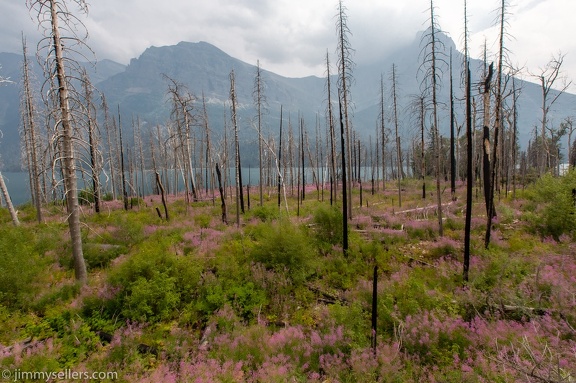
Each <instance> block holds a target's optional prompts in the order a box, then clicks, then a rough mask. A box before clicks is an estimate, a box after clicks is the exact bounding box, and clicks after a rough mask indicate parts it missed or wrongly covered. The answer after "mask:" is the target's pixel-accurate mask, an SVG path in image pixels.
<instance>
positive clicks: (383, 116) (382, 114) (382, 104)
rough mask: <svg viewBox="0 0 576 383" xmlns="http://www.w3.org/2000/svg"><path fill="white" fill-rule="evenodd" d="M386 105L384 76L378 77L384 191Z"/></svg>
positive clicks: (384, 185) (384, 184)
mask: <svg viewBox="0 0 576 383" xmlns="http://www.w3.org/2000/svg"><path fill="white" fill-rule="evenodd" d="M385 110H386V104H385V101H384V76H383V75H382V74H381V75H380V111H379V115H378V120H379V124H378V125H379V128H380V137H381V140H380V151H381V152H382V158H381V159H382V189H383V190H386V144H387V143H388V134H387V131H386V123H385V121H386V113H385Z"/></svg>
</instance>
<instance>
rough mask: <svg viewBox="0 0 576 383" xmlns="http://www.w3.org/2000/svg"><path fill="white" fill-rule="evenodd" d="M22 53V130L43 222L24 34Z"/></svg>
mask: <svg viewBox="0 0 576 383" xmlns="http://www.w3.org/2000/svg"><path fill="white" fill-rule="evenodd" d="M22 54H23V57H24V58H23V65H22V72H23V74H22V75H23V76H22V77H23V82H22V87H23V89H22V92H23V94H22V98H23V100H22V104H23V105H22V109H23V111H22V132H23V139H24V147H25V148H26V158H27V159H28V172H29V173H30V189H31V193H30V194H31V195H32V197H33V198H32V201H33V203H34V206H35V207H36V219H37V220H38V223H42V198H41V189H40V169H39V167H40V166H39V165H40V163H39V160H40V159H39V158H38V157H39V156H38V149H39V148H38V146H39V145H38V144H39V143H38V141H39V139H38V137H37V133H38V132H37V129H38V128H37V127H36V115H35V105H34V95H33V91H32V84H31V79H30V66H29V64H28V53H27V48H26V39H25V38H24V36H22Z"/></svg>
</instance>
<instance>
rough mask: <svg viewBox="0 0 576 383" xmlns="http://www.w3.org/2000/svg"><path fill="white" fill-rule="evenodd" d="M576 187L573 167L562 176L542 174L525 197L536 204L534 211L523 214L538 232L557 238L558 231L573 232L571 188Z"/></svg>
mask: <svg viewBox="0 0 576 383" xmlns="http://www.w3.org/2000/svg"><path fill="white" fill-rule="evenodd" d="M574 188H576V170H571V171H570V172H569V173H568V174H567V175H565V176H563V177H553V176H552V175H550V174H546V175H544V176H543V177H541V178H540V179H538V181H537V182H536V183H535V184H534V185H533V186H532V187H531V188H530V192H529V193H528V198H529V199H530V200H531V201H532V202H534V203H535V204H537V208H536V210H535V212H534V214H530V215H525V218H527V220H528V221H529V222H530V223H531V225H532V227H533V228H535V229H536V231H537V232H539V233H540V234H541V235H542V236H552V237H553V238H554V239H556V240H558V239H559V238H560V236H561V235H562V234H571V235H574V233H575V231H576V207H575V201H574V199H573V197H572V190H573V189H574Z"/></svg>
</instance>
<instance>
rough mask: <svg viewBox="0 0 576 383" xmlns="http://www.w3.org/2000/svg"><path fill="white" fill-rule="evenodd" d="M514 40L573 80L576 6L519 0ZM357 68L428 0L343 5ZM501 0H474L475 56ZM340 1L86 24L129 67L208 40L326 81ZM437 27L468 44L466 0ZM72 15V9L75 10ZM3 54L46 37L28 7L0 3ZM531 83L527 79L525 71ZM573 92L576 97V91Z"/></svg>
mask: <svg viewBox="0 0 576 383" xmlns="http://www.w3.org/2000/svg"><path fill="white" fill-rule="evenodd" d="M510 3H511V5H512V6H511V8H510V13H511V15H510V18H509V28H508V32H509V34H510V35H511V36H512V38H511V39H509V40H508V41H507V47H508V48H509V50H510V51H511V59H512V62H513V63H514V64H515V65H518V66H522V67H524V68H526V70H527V71H528V70H529V71H531V72H532V73H539V72H540V71H541V69H540V68H543V67H544V65H545V64H546V63H547V62H548V61H549V60H550V58H551V56H552V54H558V52H560V51H561V52H562V53H565V54H566V58H565V61H564V73H565V75H566V77H567V78H569V79H574V80H576V39H575V38H574V36H575V32H576V27H575V26H574V25H575V21H574V16H575V15H576V0H512V1H511V2H510ZM344 4H345V6H346V7H347V9H348V12H347V14H348V19H349V28H350V30H351V32H352V36H351V38H350V42H351V44H352V47H353V48H354V49H355V56H354V61H356V63H358V64H361V63H362V64H363V63H369V62H370V61H373V60H376V59H378V58H380V57H382V56H385V55H386V52H387V51H390V50H391V49H394V48H395V47H396V46H400V45H402V44H405V43H408V42H410V41H411V40H412V39H414V37H415V35H416V33H417V32H418V31H419V30H423V29H425V28H426V26H427V19H428V16H429V14H428V11H427V7H428V6H429V2H428V0H345V1H344ZM499 4H500V0H468V13H469V29H470V32H471V34H472V41H471V44H470V46H471V54H472V55H473V56H475V57H480V55H481V50H482V49H481V46H482V44H483V42H484V39H485V38H486V39H487V43H488V49H489V50H491V51H492V52H496V50H497V47H496V38H497V33H496V31H495V30H496V28H494V27H493V25H494V21H495V19H496V17H497V13H496V12H495V10H496V9H497V8H498V6H499ZM336 5H337V0H202V1H200V0H161V1H158V0H92V1H89V6H90V8H89V14H88V16H87V17H82V18H81V20H83V21H84V23H85V25H86V26H87V28H88V31H89V34H90V38H89V40H88V44H89V45H90V46H91V47H92V48H93V50H94V51H95V52H96V55H97V58H98V59H104V58H109V59H112V60H115V61H118V62H121V63H123V64H127V63H128V62H129V60H130V58H133V57H138V56H139V55H140V54H141V53H142V52H143V51H144V49H146V48H147V47H149V46H151V45H155V46H163V45H173V44H176V43H178V42H179V41H191V42H197V41H206V42H209V43H211V44H213V45H216V46H217V47H219V48H220V49H222V50H223V51H225V52H226V53H228V54H230V55H231V56H234V57H236V58H239V59H241V60H243V61H246V62H248V63H252V64H255V63H256V60H260V64H261V66H262V67H263V68H264V69H267V70H271V71H274V72H276V73H278V74H281V75H284V76H288V77H302V76H307V75H318V76H322V75H323V73H324V64H323V61H324V56H325V53H326V49H328V51H329V52H330V53H334V49H335V41H336V33H335V17H334V16H335V13H336ZM435 5H436V7H437V10H436V13H437V15H438V16H439V23H440V27H441V28H442V29H443V30H444V31H445V32H447V33H448V34H449V35H450V36H451V37H452V38H453V39H454V40H455V41H456V44H457V46H458V47H461V46H462V44H461V40H462V35H463V26H462V24H463V0H436V1H435ZM72 9H75V8H72ZM0 10H1V11H0V51H2V52H15V53H19V52H20V51H21V46H20V32H21V31H24V33H25V35H26V36H27V39H28V44H29V50H30V51H33V49H34V45H35V43H36V42H37V41H38V38H39V32H38V28H37V26H36V23H35V21H34V20H33V19H32V18H31V17H30V15H29V13H28V10H27V8H26V5H25V0H0ZM524 77H526V78H527V77H528V75H527V74H526V75H525V76H524ZM571 90H575V88H574V87H572V88H571Z"/></svg>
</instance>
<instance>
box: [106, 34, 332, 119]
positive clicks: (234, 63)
mask: <svg viewBox="0 0 576 383" xmlns="http://www.w3.org/2000/svg"><path fill="white" fill-rule="evenodd" d="M232 70H234V75H235V79H236V80H235V86H236V93H237V97H238V103H239V106H240V108H241V109H242V110H244V111H246V110H247V109H252V108H253V101H252V100H253V98H252V90H253V88H254V85H253V84H254V76H255V73H256V67H255V66H253V65H250V64H247V63H244V62H242V61H240V60H237V59H235V58H233V57H231V56H229V55H227V54H226V53H224V52H223V51H221V50H220V49H218V48H216V47H214V46H213V45H210V44H208V43H206V42H199V43H189V42H180V43H178V44H177V45H174V46H168V47H151V48H148V49H146V50H145V51H144V53H142V55H141V56H140V57H139V58H137V59H132V61H131V62H130V64H129V65H128V66H127V67H126V70H125V71H124V72H122V73H118V74H117V75H115V76H112V77H110V78H108V79H107V80H105V81H103V82H101V83H99V84H98V88H99V89H100V90H101V91H102V92H104V94H106V95H107V97H108V102H109V104H110V105H116V104H119V105H120V109H121V111H122V113H124V112H127V113H131V114H137V115H139V116H140V117H141V118H142V119H144V120H145V121H147V122H149V123H151V124H158V123H164V122H166V120H167V119H168V118H169V110H170V107H169V105H168V102H167V101H168V100H167V99H166V92H167V88H168V84H169V81H168V80H167V79H165V78H164V75H166V76H168V77H170V78H172V79H174V80H176V81H177V82H179V83H182V84H184V85H185V86H186V87H187V88H188V90H189V91H190V92H192V93H193V94H195V95H196V96H197V97H198V98H199V99H200V97H201V96H202V94H204V97H205V98H206V100H207V102H208V104H209V105H210V107H211V109H212V110H213V111H214V112H216V109H219V110H218V111H217V113H216V115H213V116H211V117H212V119H211V120H212V121H221V120H222V118H223V117H222V116H223V108H224V105H225V104H226V103H227V101H228V100H229V98H230V79H229V75H230V72H231V71H232ZM262 73H263V78H264V81H265V84H266V90H265V92H266V98H267V102H268V105H269V107H270V110H271V111H277V110H278V111H279V109H280V105H281V104H283V105H286V106H290V109H291V110H293V111H294V112H298V110H300V111H304V110H306V111H308V109H310V108H311V106H312V105H317V106H318V107H321V100H322V99H323V95H322V91H323V87H324V80H323V79H320V78H317V77H306V78H299V79H289V78H285V77H282V76H279V75H277V74H274V73H272V72H268V71H266V70H264V69H263V70H262ZM311 110H314V112H315V109H311ZM244 114H246V113H244Z"/></svg>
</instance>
